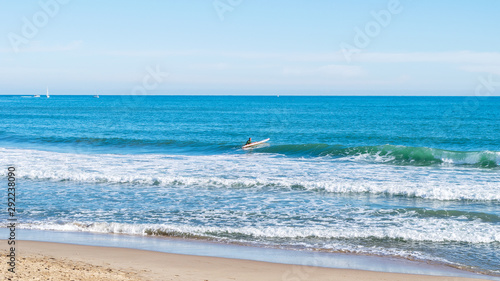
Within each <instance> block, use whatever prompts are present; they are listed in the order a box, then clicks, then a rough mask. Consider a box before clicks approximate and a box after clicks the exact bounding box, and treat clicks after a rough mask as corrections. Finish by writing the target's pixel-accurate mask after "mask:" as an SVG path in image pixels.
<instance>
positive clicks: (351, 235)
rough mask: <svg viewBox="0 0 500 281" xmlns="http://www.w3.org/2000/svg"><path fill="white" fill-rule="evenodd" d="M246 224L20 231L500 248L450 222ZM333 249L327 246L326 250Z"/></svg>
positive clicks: (475, 227) (479, 228) (475, 228)
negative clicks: (377, 241)
mask: <svg viewBox="0 0 500 281" xmlns="http://www.w3.org/2000/svg"><path fill="white" fill-rule="evenodd" d="M247 224H248V225H245V223H242V226H239V227H229V226H213V225H200V226H194V225H187V224H175V223H174V224H141V223H137V224H130V223H109V222H76V221H73V222H66V223H56V222H52V221H46V222H34V223H21V224H20V225H19V227H20V228H25V229H39V230H57V231H83V232H96V233H121V234H134V235H146V234H147V231H148V230H150V231H153V232H155V231H157V232H163V233H174V234H175V236H203V237H212V238H227V239H229V240H239V239H240V238H239V237H242V235H243V236H245V238H242V239H243V240H242V241H246V242H248V241H272V239H275V238H288V239H287V241H292V242H293V241H298V240H300V239H305V240H304V241H307V240H313V241H315V240H318V241H323V242H324V241H326V242H325V243H329V242H328V241H329V239H381V240H386V239H398V240H401V239H403V240H406V241H420V242H463V243H499V242H500V225H498V224H488V223H482V222H477V221H474V222H470V221H460V220H449V219H440V218H424V219H423V218H415V217H404V216H401V217H397V218H394V219H392V220H390V221H387V220H385V221H384V220H383V219H373V218H371V219H368V218H362V217H361V218H358V220H357V221H355V222H348V221H339V222H338V223H334V222H332V223H331V225H329V226H319V225H315V226H314V227H297V226H280V225H274V226H265V227H261V226H254V225H251V223H247ZM325 246H328V244H327V245H322V247H325Z"/></svg>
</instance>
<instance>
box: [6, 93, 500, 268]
mask: <svg viewBox="0 0 500 281" xmlns="http://www.w3.org/2000/svg"><path fill="white" fill-rule="evenodd" d="M0 124H1V126H0V164H1V166H2V167H1V168H2V169H3V171H2V174H3V175H4V179H5V180H4V181H3V182H4V185H5V187H6V186H7V172H8V167H14V168H15V171H16V182H17V189H16V204H17V205H16V212H17V213H16V216H17V219H18V221H17V227H18V229H31V230H43V231H49V232H50V231H58V232H61V231H62V232H86V233H105V234H123V235H132V236H141V237H152V238H151V239H153V237H169V238H172V237H173V238H180V239H194V240H199V241H211V242H215V243H225V244H239V245H250V246H254V247H262V248H277V249H286V250H292V251H310V252H322V253H337V254H338V253H345V254H354V255H361V256H378V257H389V258H395V259H404V260H417V261H423V262H426V263H431V264H440V265H444V266H449V267H455V268H460V269H465V270H468V271H473V272H479V273H483V274H487V275H491V276H493V275H496V276H500V262H499V261H500V97H370V96H356V97H353V96H328V97H326V96H279V97H278V96H126V95H124V96H104V95H101V96H100V98H94V97H92V96H57V95H52V96H51V97H50V98H45V97H44V96H42V97H40V98H35V97H31V96H0ZM250 137H251V138H252V140H254V141H259V140H262V139H266V138H270V140H269V141H268V142H267V143H265V144H263V145H260V146H256V147H255V148H253V149H245V150H243V149H242V145H244V144H245V142H246V141H247V140H248V138H250ZM3 189H6V188H3ZM3 193H5V194H4V197H6V196H7V195H6V192H3ZM4 199H5V200H3V199H2V201H6V198H4ZM7 217H8V213H7V210H6V209H5V210H3V211H2V212H0V218H1V219H2V220H3V221H6V219H7Z"/></svg>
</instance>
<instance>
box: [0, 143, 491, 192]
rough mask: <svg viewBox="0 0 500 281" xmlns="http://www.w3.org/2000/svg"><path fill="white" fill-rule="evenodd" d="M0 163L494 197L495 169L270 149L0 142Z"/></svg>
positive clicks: (101, 177) (93, 173) (226, 183)
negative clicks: (111, 148) (182, 150)
mask: <svg viewBox="0 0 500 281" xmlns="http://www.w3.org/2000/svg"><path fill="white" fill-rule="evenodd" d="M0 162H2V163H10V164H15V165H16V168H17V170H18V176H21V177H22V178H25V179H31V180H49V181H76V182H86V183H112V184H113V183H116V184H138V185H159V186H169V185H190V186H200V187H205V186H216V187H221V188H233V187H237V188H245V187H247V188H260V187H276V188H296V187H300V188H304V189H309V190H322V191H327V192H335V193H373V194H389V195H400V196H408V197H420V198H426V199H437V200H496V201H498V200H500V172H499V171H498V170H488V169H478V168H466V167H440V168H439V167H415V166H393V165H381V164H374V163H360V162H354V161H346V160H345V159H344V160H343V159H331V158H328V157H325V158H312V159H303V158H287V157H281V156H276V155H272V154H245V155H211V156H172V155H158V154H147V155H117V154H72V153H56V152H48V151H38V150H27V149H5V148H0Z"/></svg>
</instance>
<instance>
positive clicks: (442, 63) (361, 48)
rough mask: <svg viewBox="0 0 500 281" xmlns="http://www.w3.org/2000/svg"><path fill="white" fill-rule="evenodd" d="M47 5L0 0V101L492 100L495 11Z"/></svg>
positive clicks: (424, 6) (499, 40) (389, 4)
mask: <svg viewBox="0 0 500 281" xmlns="http://www.w3.org/2000/svg"><path fill="white" fill-rule="evenodd" d="M59 1H60V2H58V1H57V0H40V1H7V0H0V5H1V7H2V8H1V9H0V19H1V20H0V23H1V25H0V35H1V38H2V39H1V40H0V94H35V93H43V92H44V91H45V87H46V86H48V87H49V88H50V90H51V93H52V94H54V95H56V94H93V93H95V92H96V91H97V92H99V93H100V94H133V93H146V94H281V95H287V94H302V95H324V94H329V95H387V94H389V95H474V94H475V89H477V88H478V85H481V83H483V84H484V81H490V83H489V84H490V87H485V88H487V89H489V90H488V91H489V92H488V94H490V95H500V83H499V82H496V81H500V36H498V29H499V27H500V21H499V19H498V11H500V1H494V0H490V1H451V0H448V1H446V0H442V1H428V0H422V1H415V0H413V1H412V0H399V1H396V0H387V1H375V0H373V1H368V0H366V1H360V0H354V1H323V0H317V1H294V0H288V1H284V0H283V1H282V0H275V1H261V0H252V1H250V0H215V1H212V0H210V1H205V0H192V1H174V0H167V1H159V0H158V1H114V0H110V1H94V0H89V1H82V0H64V1H63V0H59ZM377 15H378V16H377ZM27 22H28V23H27ZM30 25H32V27H34V29H29V26H30ZM27 26H28V27H27ZM28 31H29V32H28ZM360 34H361V35H360ZM360 38H361V39H363V38H364V40H361V39H360ZM346 46H347V47H346ZM346 54H347V55H346ZM151 72H156V75H154V74H151ZM481 81H483V82H481ZM495 83H496V84H495ZM491 85H494V86H491ZM138 89H140V90H138Z"/></svg>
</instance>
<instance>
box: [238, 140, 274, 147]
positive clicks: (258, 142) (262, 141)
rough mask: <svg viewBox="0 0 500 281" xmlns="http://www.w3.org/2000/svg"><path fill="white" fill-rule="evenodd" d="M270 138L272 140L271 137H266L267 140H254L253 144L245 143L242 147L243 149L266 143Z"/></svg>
mask: <svg viewBox="0 0 500 281" xmlns="http://www.w3.org/2000/svg"><path fill="white" fill-rule="evenodd" d="M268 140H270V139H265V140H261V141H256V142H252V143H251V144H247V145H244V146H243V147H242V148H243V149H246V148H252V147H254V146H256V145H259V144H263V143H265V142H266V141H268Z"/></svg>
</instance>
